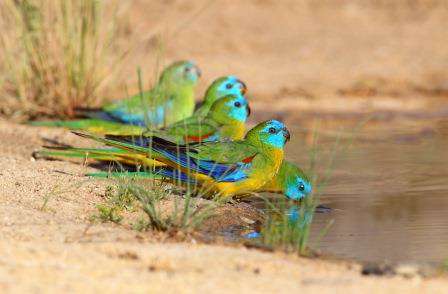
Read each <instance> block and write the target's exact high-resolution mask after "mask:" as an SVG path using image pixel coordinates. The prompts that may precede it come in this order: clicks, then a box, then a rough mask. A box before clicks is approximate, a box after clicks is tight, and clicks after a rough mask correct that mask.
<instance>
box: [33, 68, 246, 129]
mask: <svg viewBox="0 0 448 294" xmlns="http://www.w3.org/2000/svg"><path fill="white" fill-rule="evenodd" d="M245 92H246V85H245V84H244V83H243V82H242V81H241V80H239V79H238V78H236V77H234V76H225V77H221V78H218V79H216V80H215V81H214V82H213V83H212V84H211V85H210V86H209V87H208V89H207V91H206V92H205V95H204V99H203V102H202V105H201V106H200V107H199V108H198V109H197V110H196V111H195V112H194V114H193V115H191V116H189V117H188V118H185V119H182V120H179V121H177V122H176V123H175V124H177V125H185V124H192V123H200V122H201V121H202V120H203V119H204V117H205V116H207V114H208V111H209V110H210V108H211V106H212V105H213V104H214V103H215V102H216V101H217V100H219V99H220V98H223V97H225V96H227V95H231V94H232V95H236V96H242V95H244V93H245ZM170 120H171V119H170ZM31 125H34V126H48V127H65V128H68V129H71V130H84V131H87V132H90V133H96V134H104V135H105V134H109V135H127V136H138V135H141V134H142V133H143V132H145V131H146V130H147V128H146V127H144V126H141V125H130V124H125V123H122V122H117V121H111V120H103V119H98V118H90V119H81V120H72V121H37V122H31ZM173 125H174V123H172V124H170V125H169V126H168V127H172V126H173Z"/></svg>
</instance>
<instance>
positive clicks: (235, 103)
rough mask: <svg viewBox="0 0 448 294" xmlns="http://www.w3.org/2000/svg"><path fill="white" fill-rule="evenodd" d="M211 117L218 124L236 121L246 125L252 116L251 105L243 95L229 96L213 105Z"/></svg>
mask: <svg viewBox="0 0 448 294" xmlns="http://www.w3.org/2000/svg"><path fill="white" fill-rule="evenodd" d="M209 115H210V116H211V117H212V118H213V119H215V120H216V121H218V122H223V123H226V122H228V121H229V120H236V121H238V122H243V123H245V122H246V120H247V118H248V117H249V115H250V108H249V103H248V102H247V100H246V98H244V96H243V95H227V96H224V97H223V98H221V99H219V100H217V101H215V103H213V105H212V107H211V108H210V111H209Z"/></svg>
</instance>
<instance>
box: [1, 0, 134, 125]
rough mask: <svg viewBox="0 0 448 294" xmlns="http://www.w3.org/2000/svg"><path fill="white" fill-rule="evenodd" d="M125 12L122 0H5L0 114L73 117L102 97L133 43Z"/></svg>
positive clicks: (2, 17)
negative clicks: (80, 109)
mask: <svg viewBox="0 0 448 294" xmlns="http://www.w3.org/2000/svg"><path fill="white" fill-rule="evenodd" d="M123 11H125V7H124V5H123V4H121V1H108V2H107V3H105V2H103V1H94V0H64V1H62V0H61V1H44V0H4V1H1V3H0V31H1V32H2V33H1V35H0V59H1V60H2V63H0V95H1V96H2V97H3V99H2V100H3V101H2V102H3V103H2V105H1V106H0V113H2V114H4V115H6V116H10V117H11V116H12V117H22V118H33V117H36V116H51V117H67V116H68V117H70V116H72V115H73V113H74V108H76V107H78V106H86V105H90V104H92V103H94V102H97V101H98V100H101V99H102V98H103V97H101V96H100V93H101V90H102V89H104V87H106V86H110V82H111V81H114V79H115V77H116V74H117V72H118V71H119V68H120V65H121V64H122V62H123V61H125V59H126V56H127V53H128V51H129V48H130V45H129V42H130V40H129V36H128V34H129V30H128V28H127V25H126V21H125V14H124V13H123ZM124 37H126V38H128V40H127V42H125V41H123V40H124V39H125V38H124ZM122 39H123V40H122Z"/></svg>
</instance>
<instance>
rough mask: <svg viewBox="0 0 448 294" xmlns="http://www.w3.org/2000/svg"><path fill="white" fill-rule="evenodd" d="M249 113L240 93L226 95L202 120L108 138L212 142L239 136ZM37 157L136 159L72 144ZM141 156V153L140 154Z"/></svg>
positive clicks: (145, 161)
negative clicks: (154, 137)
mask: <svg viewBox="0 0 448 294" xmlns="http://www.w3.org/2000/svg"><path fill="white" fill-rule="evenodd" d="M249 115H250V108H249V105H248V103H247V100H246V99H245V98H244V96H242V95H238V96H236V95H227V96H225V97H224V98H222V99H219V100H217V101H215V103H214V104H213V105H212V107H211V108H210V110H209V112H208V115H207V116H206V117H204V118H203V119H202V120H198V121H191V122H185V123H182V122H180V123H177V124H174V125H173V126H171V127H169V128H166V129H162V130H154V131H152V130H151V131H146V132H145V133H144V134H143V135H142V134H140V133H139V134H136V135H137V136H136V137H132V136H113V135H108V136H107V137H108V138H113V139H119V140H124V139H126V140H129V141H139V144H148V145H149V144H151V143H150V140H151V136H158V137H161V138H164V139H166V140H172V141H174V142H177V143H179V144H183V143H192V142H213V141H220V140H221V141H222V140H240V139H242V138H243V137H244V133H245V130H246V127H245V123H246V120H247V118H248V116H249ZM35 155H36V156H37V157H62V158H89V159H93V160H98V161H121V162H122V163H126V164H133V163H136V162H138V160H137V159H135V158H132V156H129V154H126V153H123V150H120V149H118V148H108V149H104V148H74V147H56V148H55V147H53V148H52V147H48V148H47V149H44V150H42V151H38V152H36V153H35ZM143 157H144V156H143ZM139 160H141V161H142V163H141V164H144V165H147V166H148V165H150V164H155V165H160V163H154V162H153V161H151V160H150V159H147V158H142V156H139Z"/></svg>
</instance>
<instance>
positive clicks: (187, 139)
mask: <svg viewBox="0 0 448 294" xmlns="http://www.w3.org/2000/svg"><path fill="white" fill-rule="evenodd" d="M211 135H213V133H210V134H205V135H202V136H184V141H185V142H186V143H188V142H199V141H203V140H204V139H207V138H208V137H210V136H211Z"/></svg>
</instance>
